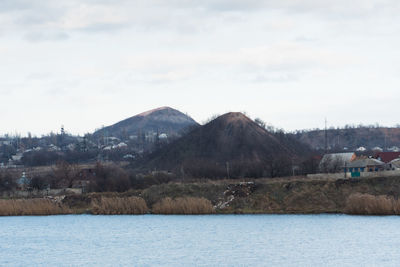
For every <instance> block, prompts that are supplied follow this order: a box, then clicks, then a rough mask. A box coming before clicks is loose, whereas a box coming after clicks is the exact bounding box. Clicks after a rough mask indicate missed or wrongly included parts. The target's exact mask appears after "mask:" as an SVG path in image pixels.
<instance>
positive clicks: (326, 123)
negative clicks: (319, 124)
mask: <svg viewBox="0 0 400 267" xmlns="http://www.w3.org/2000/svg"><path fill="white" fill-rule="evenodd" d="M327 153H328V121H327V120H326V117H325V154H327Z"/></svg>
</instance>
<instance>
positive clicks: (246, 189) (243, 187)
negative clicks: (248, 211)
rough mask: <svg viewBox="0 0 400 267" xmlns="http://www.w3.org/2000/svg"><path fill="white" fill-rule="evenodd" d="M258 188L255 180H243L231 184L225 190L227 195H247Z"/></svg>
mask: <svg viewBox="0 0 400 267" xmlns="http://www.w3.org/2000/svg"><path fill="white" fill-rule="evenodd" d="M255 190H256V184H255V183H254V182H241V183H238V184H230V185H228V187H227V190H226V191H225V192H224V195H225V196H235V197H247V196H249V195H250V194H252V193H253V192H254V191H255Z"/></svg>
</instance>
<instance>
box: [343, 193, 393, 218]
mask: <svg viewBox="0 0 400 267" xmlns="http://www.w3.org/2000/svg"><path fill="white" fill-rule="evenodd" d="M345 213H348V214H359V215H400V200H398V199H394V198H393V197H391V196H385V195H379V196H374V195H370V194H360V193H356V194H352V195H350V196H349V197H348V199H347V202H346V207H345Z"/></svg>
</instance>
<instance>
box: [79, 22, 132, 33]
mask: <svg viewBox="0 0 400 267" xmlns="http://www.w3.org/2000/svg"><path fill="white" fill-rule="evenodd" d="M129 27H130V25H129V24H123V23H95V24H91V25H88V26H85V27H81V28H78V29H76V30H77V31H81V32H87V33H100V32H109V33H113V32H118V31H120V30H123V29H126V28H129Z"/></svg>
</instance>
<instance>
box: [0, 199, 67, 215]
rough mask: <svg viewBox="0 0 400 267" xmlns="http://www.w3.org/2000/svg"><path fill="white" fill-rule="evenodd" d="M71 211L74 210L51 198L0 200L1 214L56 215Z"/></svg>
mask: <svg viewBox="0 0 400 267" xmlns="http://www.w3.org/2000/svg"><path fill="white" fill-rule="evenodd" d="M70 213H72V211H71V210H70V209H69V208H67V207H65V206H64V205H62V204H60V203H56V202H54V201H51V200H49V199H43V198H42V199H7V200H5V199H1V200H0V216H19V215H56V214H70Z"/></svg>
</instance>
